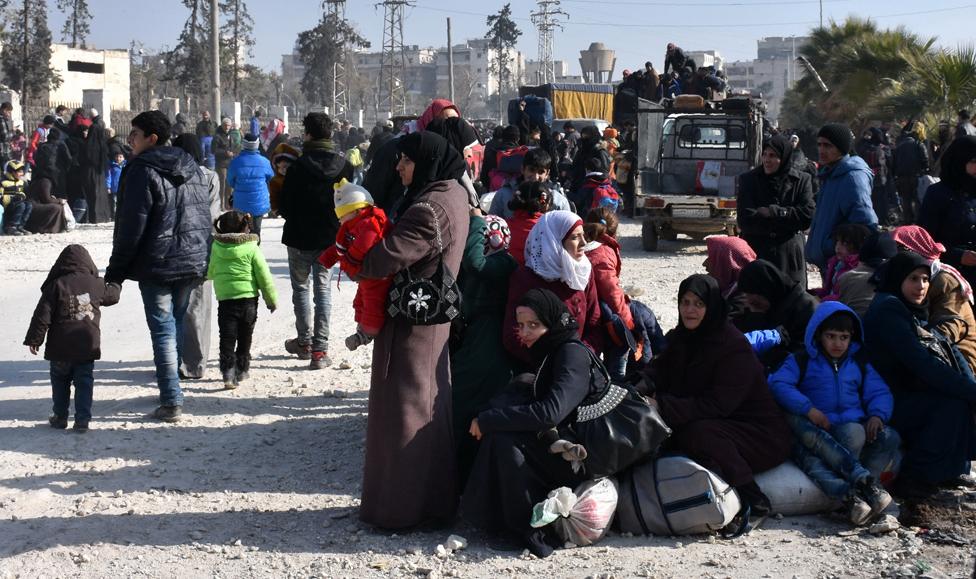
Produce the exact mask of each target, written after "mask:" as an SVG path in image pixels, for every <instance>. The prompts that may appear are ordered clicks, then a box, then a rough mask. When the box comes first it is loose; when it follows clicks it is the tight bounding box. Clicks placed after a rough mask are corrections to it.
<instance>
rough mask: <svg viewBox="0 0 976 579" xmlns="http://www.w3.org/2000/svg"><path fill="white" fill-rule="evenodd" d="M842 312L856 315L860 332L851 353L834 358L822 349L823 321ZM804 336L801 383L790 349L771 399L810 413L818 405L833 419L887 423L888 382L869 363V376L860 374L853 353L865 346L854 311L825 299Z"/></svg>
mask: <svg viewBox="0 0 976 579" xmlns="http://www.w3.org/2000/svg"><path fill="white" fill-rule="evenodd" d="M838 312H845V313H847V314H849V315H850V316H851V317H852V318H854V320H855V324H854V327H855V329H856V331H855V332H854V335H853V336H851V343H850V344H851V345H850V347H849V348H848V349H847V353H846V354H845V355H844V357H843V358H842V359H840V360H839V361H837V362H834V361H833V360H831V359H830V358H829V357H828V356H827V355H826V354H825V353H824V352H823V350H822V348H821V347H820V343H819V341H818V340H819V328H820V326H821V325H822V324H823V322H824V320H826V319H827V318H829V317H830V316H832V315H834V314H836V313H838ZM803 341H804V344H805V345H806V353H807V355H808V356H809V362H808V363H807V370H806V375H805V376H804V377H803V381H802V382H800V366H799V364H798V363H797V361H796V357H795V356H794V355H792V354H791V355H790V357H789V358H787V359H786V362H784V363H783V365H782V366H781V367H780V369H779V370H777V371H776V372H775V373H773V374H772V375H771V376H770V377H769V389H770V391H772V393H773V398H775V399H776V402H778V403H779V405H780V406H782V407H783V409H784V410H786V411H787V412H789V413H790V414H796V415H799V416H806V414H807V412H809V411H810V409H811V408H816V409H818V410H820V411H821V412H823V413H824V414H825V415H827V418H828V419H829V420H830V423H831V424H846V423H848V422H863V421H864V420H866V419H867V418H869V417H871V416H877V417H878V418H880V419H881V421H882V422H884V423H886V424H887V423H888V421H889V420H891V413H892V411H893V410H894V407H895V402H894V398H893V397H892V395H891V390H889V389H888V385H887V384H885V381H884V380H883V379H882V378H881V375H880V374H878V372H877V371H876V370H875V369H874V367H873V366H871V365H870V364H866V365H865V369H866V370H867V375H866V376H862V375H861V368H860V366H859V365H858V363H857V361H856V360H854V355H855V354H857V352H858V351H859V350H860V349H861V348H863V347H864V330H863V329H862V327H861V320H860V318H858V317H857V314H855V313H854V310H852V309H850V308H849V307H847V306H845V305H844V304H842V303H840V302H825V303H823V304H821V305H820V307H818V308H817V311H816V312H815V313H814V314H813V317H812V318H810V323H809V324H807V332H806V336H805V337H804V340H803Z"/></svg>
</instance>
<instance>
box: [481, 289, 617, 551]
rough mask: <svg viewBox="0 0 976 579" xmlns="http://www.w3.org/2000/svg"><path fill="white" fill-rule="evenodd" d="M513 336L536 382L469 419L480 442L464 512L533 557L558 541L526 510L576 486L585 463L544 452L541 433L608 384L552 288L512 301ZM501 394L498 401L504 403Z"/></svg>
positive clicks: (571, 417) (561, 421) (546, 445)
mask: <svg viewBox="0 0 976 579" xmlns="http://www.w3.org/2000/svg"><path fill="white" fill-rule="evenodd" d="M516 309H517V314H516V317H517V320H518V328H519V330H518V333H519V339H520V340H521V341H522V342H523V343H524V344H525V345H526V347H527V349H528V350H529V359H530V363H531V368H532V371H533V372H534V377H533V378H534V380H530V381H529V383H528V384H519V383H515V384H513V388H515V387H518V386H521V387H522V388H523V389H522V390H517V391H513V390H509V391H506V396H504V397H500V398H499V399H498V407H496V408H492V409H490V410H485V411H483V412H481V413H479V414H478V417H477V418H475V419H474V420H472V421H471V425H470V434H471V436H474V437H475V438H477V439H479V440H481V447H480V448H479V449H478V456H477V457H476V458H475V464H474V468H473V470H472V472H471V477H470V478H469V479H468V485H467V487H466V488H465V490H464V500H463V504H462V510H463V513H464V518H465V519H467V520H468V521H470V522H471V523H472V524H474V525H476V526H478V527H480V528H482V529H484V530H487V531H490V532H503V533H507V534H508V535H510V538H512V539H515V540H517V541H519V542H521V543H522V544H524V545H525V546H526V547H528V548H529V550H531V551H532V553H533V554H535V555H536V556H537V557H546V556H548V555H550V554H552V550H553V547H554V546H558V545H561V544H562V543H561V542H557V541H555V537H553V536H550V535H548V534H547V531H545V530H543V529H533V528H531V527H530V526H529V521H530V520H531V518H532V507H533V505H535V503H537V502H539V501H542V500H545V498H546V495H547V494H548V493H549V492H550V491H552V490H554V489H556V488H558V487H561V486H567V487H570V488H574V487H575V486H576V485H577V484H579V483H580V482H582V481H584V480H586V479H587V478H590V477H589V476H588V475H587V473H586V469H585V465H584V468H583V469H581V470H579V471H578V472H577V471H575V470H574V469H573V467H572V463H571V462H569V461H567V460H566V459H564V458H563V457H562V456H561V455H560V454H553V453H551V452H550V450H549V445H550V443H551V442H547V441H545V440H543V439H541V438H540V436H539V434H540V433H541V432H544V431H547V430H550V429H552V428H557V427H559V426H565V425H566V424H567V423H568V422H569V421H570V420H575V417H576V409H577V408H578V407H579V406H580V404H582V403H583V401H584V400H586V398H587V396H588V395H589V394H592V393H597V392H600V390H602V389H603V388H605V387H606V379H605V375H604V373H603V370H602V369H601V368H599V366H598V363H597V362H596V357H595V356H594V355H593V353H592V352H588V351H587V346H586V345H584V344H582V343H581V342H580V341H579V326H578V324H577V322H576V319H575V318H574V317H573V316H572V315H571V314H570V312H569V310H568V309H567V308H566V304H564V303H563V301H562V300H561V299H560V298H559V297H557V296H556V295H555V294H554V293H552V292H550V291H548V290H544V289H533V290H530V291H528V292H527V293H526V294H525V295H524V296H520V297H519V300H518V302H517V305H516ZM502 399H504V403H503V402H502Z"/></svg>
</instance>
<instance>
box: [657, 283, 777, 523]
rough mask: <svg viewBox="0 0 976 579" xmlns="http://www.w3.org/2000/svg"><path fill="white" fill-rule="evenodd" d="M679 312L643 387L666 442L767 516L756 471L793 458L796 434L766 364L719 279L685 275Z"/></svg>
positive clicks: (754, 509) (679, 297) (764, 497)
mask: <svg viewBox="0 0 976 579" xmlns="http://www.w3.org/2000/svg"><path fill="white" fill-rule="evenodd" d="M678 316H679V322H678V326H677V327H676V328H675V329H673V330H671V331H670V332H668V335H667V341H668V347H667V349H666V350H665V351H664V353H663V354H661V355H660V356H659V357H657V358H655V359H654V361H653V362H652V363H651V370H650V372H649V373H648V375H647V377H646V378H645V380H644V387H643V389H645V390H646V392H645V393H646V394H653V396H654V398H655V400H656V401H657V405H658V407H659V408H660V410H661V416H662V417H663V418H664V421H665V422H666V423H667V424H668V426H670V427H671V428H672V429H673V431H674V432H673V434H672V435H671V439H670V440H669V441H668V443H667V445H668V446H669V447H670V448H671V449H672V450H675V451H678V452H681V453H683V454H686V455H688V456H689V457H691V458H692V459H694V460H695V461H697V462H698V463H699V464H701V465H702V466H704V467H706V468H709V469H711V470H713V471H715V472H716V473H717V474H719V475H720V476H721V477H722V478H723V479H725V480H726V481H727V482H728V483H729V484H731V485H732V486H734V487H735V488H736V490H737V491H738V493H739V497H740V498H741V499H742V500H743V502H745V503H746V504H747V505H748V506H749V507H750V509H751V511H752V514H753V515H756V516H764V515H767V514H769V510H770V504H769V499H768V498H766V496H765V495H764V494H763V492H762V491H761V490H760V489H759V486H758V485H757V484H756V482H755V480H754V478H753V477H754V474H755V473H758V472H762V471H765V470H768V469H771V468H773V467H775V466H777V465H779V464H780V463H782V462H783V461H785V460H786V459H787V458H789V456H790V449H791V438H790V428H789V426H788V425H787V424H786V420H785V419H784V417H783V413H782V411H781V410H780V408H779V406H778V405H777V404H776V402H775V401H774V400H773V397H772V395H771V394H770V391H769V386H768V385H767V384H766V376H765V373H764V372H763V367H762V364H760V363H759V360H757V359H756V355H755V354H754V353H753V351H752V347H751V346H750V345H749V342H747V341H746V339H745V337H744V336H743V335H742V333H741V332H739V330H737V329H736V328H735V326H733V325H732V323H731V322H730V321H729V319H728V314H727V310H726V304H725V300H724V299H722V294H721V292H720V291H719V288H718V283H717V282H716V281H715V279H714V278H712V277H710V276H707V275H701V274H696V275H693V276H691V277H689V278H687V279H685V280H684V281H683V282H681V286H680V288H679V290H678ZM638 387H639V388H642V387H641V386H640V385H638Z"/></svg>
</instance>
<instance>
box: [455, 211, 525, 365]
mask: <svg viewBox="0 0 976 579" xmlns="http://www.w3.org/2000/svg"><path fill="white" fill-rule="evenodd" d="M486 228H487V225H486V223H485V220H484V219H483V218H481V217H479V216H477V215H472V216H471V220H470V222H469V224H468V241H467V243H466V244H465V246H464V259H462V260H461V273H460V274H458V287H459V289H460V290H461V298H462V299H461V315H462V316H464V321H465V322H466V323H467V324H471V323H472V322H474V321H477V320H479V318H481V317H483V316H490V317H492V318H493V319H494V320H497V324H498V326H499V328H500V327H501V320H502V318H503V317H504V315H505V314H504V312H505V302H506V300H507V299H508V280H509V278H510V277H511V276H512V273H514V272H515V269H516V268H517V267H518V263H517V262H516V261H515V259H514V258H513V257H512V256H511V255H509V253H508V252H506V251H498V252H496V253H493V254H491V255H487V256H486V255H485V231H486ZM472 363H474V362H472Z"/></svg>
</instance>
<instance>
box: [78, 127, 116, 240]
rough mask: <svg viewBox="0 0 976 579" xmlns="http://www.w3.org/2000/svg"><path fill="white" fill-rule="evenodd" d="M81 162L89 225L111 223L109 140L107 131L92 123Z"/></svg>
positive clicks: (82, 183)
mask: <svg viewBox="0 0 976 579" xmlns="http://www.w3.org/2000/svg"><path fill="white" fill-rule="evenodd" d="M78 161H79V176H80V178H81V187H82V191H83V192H84V196H85V201H86V202H87V203H88V213H87V215H86V217H87V221H88V223H104V222H106V221H111V220H112V218H113V213H114V212H113V210H112V203H111V197H109V194H108V188H107V187H106V186H105V173H106V171H108V162H109V159H108V139H107V138H106V137H105V129H103V128H102V126H101V125H100V124H98V123H92V125H91V127H90V128H89V129H88V136H87V137H85V143H84V155H83V156H82V157H81V158H80V159H79V160H78Z"/></svg>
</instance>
